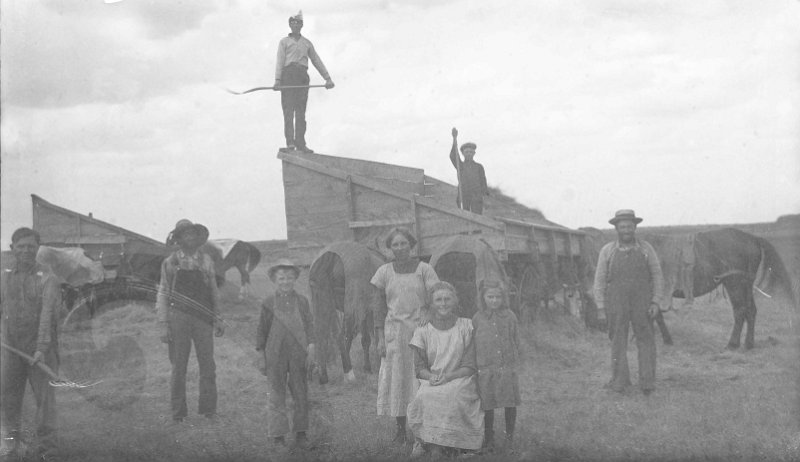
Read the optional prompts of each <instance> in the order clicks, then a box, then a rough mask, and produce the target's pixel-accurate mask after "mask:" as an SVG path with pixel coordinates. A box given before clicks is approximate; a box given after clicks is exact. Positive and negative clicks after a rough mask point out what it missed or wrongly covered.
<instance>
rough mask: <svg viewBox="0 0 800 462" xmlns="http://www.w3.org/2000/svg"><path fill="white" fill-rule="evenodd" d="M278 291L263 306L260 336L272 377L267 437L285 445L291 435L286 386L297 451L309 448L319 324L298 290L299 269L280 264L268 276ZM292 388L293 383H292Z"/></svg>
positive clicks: (261, 361)
mask: <svg viewBox="0 0 800 462" xmlns="http://www.w3.org/2000/svg"><path fill="white" fill-rule="evenodd" d="M267 274H268V275H269V278H270V280H271V281H272V282H273V283H274V284H275V285H276V286H277V290H276V291H275V294H274V295H271V296H269V297H267V299H266V300H264V303H263V304H262V306H261V318H260V320H259V323H258V331H257V334H256V351H258V352H259V355H258V369H259V370H260V371H261V373H262V374H264V375H266V376H267V395H268V396H267V435H268V436H269V437H270V438H273V441H274V442H275V443H276V444H279V445H285V444H286V440H285V435H286V434H287V433H289V430H290V428H289V416H288V413H287V410H286V386H287V385H288V386H289V392H290V393H291V394H292V400H294V411H295V412H294V418H293V419H292V420H293V422H292V423H293V427H294V428H293V430H294V432H295V445H296V446H298V447H300V448H306V447H307V446H308V439H307V437H306V431H308V378H307V375H306V370H307V368H308V366H310V365H311V364H313V362H312V361H313V359H314V322H313V318H312V317H311V310H310V309H309V306H308V299H307V298H306V297H304V296H302V295H300V294H298V293H297V292H295V290H294V283H295V281H296V280H297V277H298V276H299V275H300V268H298V267H297V266H295V265H294V263H292V262H291V261H290V260H288V259H285V258H283V259H280V260H278V262H277V263H276V264H275V265H273V266H272V267H270V268H269V271H268V272H267ZM287 382H288V383H287Z"/></svg>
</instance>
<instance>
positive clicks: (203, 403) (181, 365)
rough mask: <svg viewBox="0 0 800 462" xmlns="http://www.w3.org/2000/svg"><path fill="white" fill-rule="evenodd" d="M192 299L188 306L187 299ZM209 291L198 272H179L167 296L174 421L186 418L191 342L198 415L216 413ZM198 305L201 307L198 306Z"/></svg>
mask: <svg viewBox="0 0 800 462" xmlns="http://www.w3.org/2000/svg"><path fill="white" fill-rule="evenodd" d="M184 297H186V298H189V299H191V300H192V301H191V302H189V301H188V300H186V298H184ZM212 297H213V295H212V292H211V287H209V286H208V282H207V281H206V277H205V275H204V274H203V272H202V271H201V270H199V269H196V270H186V269H181V268H178V269H177V270H176V272H175V281H174V283H173V289H172V295H171V296H170V299H171V300H170V302H171V303H170V307H171V309H170V311H169V329H170V333H171V336H172V340H171V341H170V343H169V359H170V362H171V363H172V382H171V401H172V417H173V419H182V418H184V417H186V415H187V410H186V366H187V365H188V363H189V354H190V353H191V350H192V342H194V349H195V354H196V356H197V364H198V368H199V370H200V371H199V372H200V399H199V406H198V412H199V413H200V414H205V415H209V414H214V413H216V412H217V381H216V380H217V374H216V364H215V363H214V328H213V323H214V315H213V310H212V308H211V307H213V306H214V302H213V300H212ZM198 305H200V306H198Z"/></svg>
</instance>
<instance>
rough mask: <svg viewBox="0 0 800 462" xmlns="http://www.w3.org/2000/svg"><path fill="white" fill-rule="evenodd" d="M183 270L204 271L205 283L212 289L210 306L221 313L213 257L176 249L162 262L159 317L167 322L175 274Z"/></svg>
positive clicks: (213, 310)
mask: <svg viewBox="0 0 800 462" xmlns="http://www.w3.org/2000/svg"><path fill="white" fill-rule="evenodd" d="M178 269H181V270H188V271H191V270H200V271H201V272H202V273H203V276H204V279H205V283H206V284H207V285H208V287H209V288H210V289H211V305H212V306H210V307H208V308H209V309H210V310H211V311H212V312H213V313H215V314H218V313H219V308H218V307H219V288H217V279H216V273H215V272H214V260H212V259H211V257H210V256H209V255H208V254H206V253H204V252H201V251H200V250H197V251H196V252H195V253H194V254H192V255H187V254H186V253H184V252H183V250H180V249H179V250H176V251H175V252H173V253H172V255H170V256H169V257H167V258H165V259H164V261H163V262H162V263H161V282H160V284H159V285H158V296H157V297H156V311H157V312H158V319H159V321H161V322H162V323H166V322H167V320H168V319H169V309H170V297H172V295H173V291H174V289H175V279H176V278H175V274H176V273H177V271H178Z"/></svg>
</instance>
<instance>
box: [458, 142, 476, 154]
mask: <svg viewBox="0 0 800 462" xmlns="http://www.w3.org/2000/svg"><path fill="white" fill-rule="evenodd" d="M467 148H472V149H478V145H477V144H475V143H473V142H472V141H467V142H466V143H464V144H462V145H461V148H460V150H461V152H464V149H467Z"/></svg>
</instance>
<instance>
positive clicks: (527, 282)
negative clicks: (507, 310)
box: [516, 265, 539, 322]
mask: <svg viewBox="0 0 800 462" xmlns="http://www.w3.org/2000/svg"><path fill="white" fill-rule="evenodd" d="M517 286H518V288H517V291H516V303H517V307H518V309H519V314H520V319H521V321H522V322H533V321H535V320H536V317H537V315H538V311H539V310H538V309H539V293H538V290H537V284H536V270H535V269H534V267H533V265H526V266H525V268H524V269H523V270H522V275H520V277H519V282H518V283H517Z"/></svg>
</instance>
